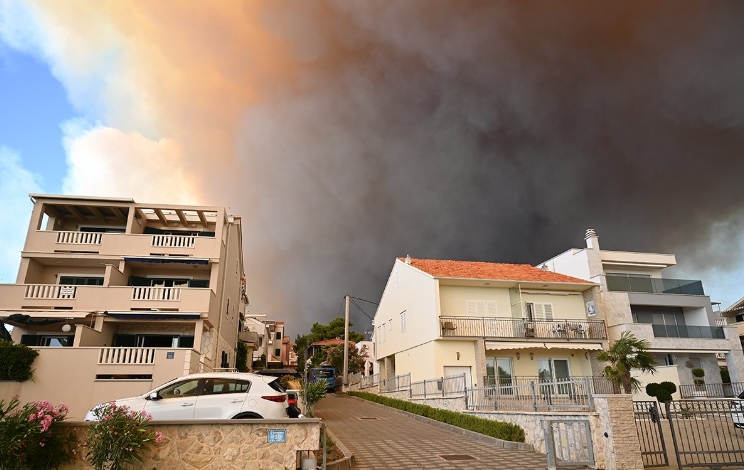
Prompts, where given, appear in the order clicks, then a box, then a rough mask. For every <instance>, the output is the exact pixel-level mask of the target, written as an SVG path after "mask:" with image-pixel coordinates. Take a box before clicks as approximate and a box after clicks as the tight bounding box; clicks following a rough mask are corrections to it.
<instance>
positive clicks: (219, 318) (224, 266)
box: [212, 220, 230, 369]
mask: <svg viewBox="0 0 744 470" xmlns="http://www.w3.org/2000/svg"><path fill="white" fill-rule="evenodd" d="M226 225H227V234H226V236H225V238H226V239H227V240H226V242H225V259H224V260H222V262H221V263H220V264H222V293H221V294H220V311H219V312H218V314H217V338H215V341H214V343H215V350H214V358H215V361H217V353H218V352H219V351H220V339H221V338H222V336H221V335H220V333H221V331H222V307H224V306H225V286H226V285H227V260H228V259H229V258H230V222H229V220H228V222H227V224H226ZM228 313H229V312H228ZM219 360H220V361H222V355H221V354H220V359H219ZM220 367H222V363H221V362H220ZM212 368H213V369H214V367H212Z"/></svg>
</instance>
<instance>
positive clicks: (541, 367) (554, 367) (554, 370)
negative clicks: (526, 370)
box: [537, 358, 571, 395]
mask: <svg viewBox="0 0 744 470" xmlns="http://www.w3.org/2000/svg"><path fill="white" fill-rule="evenodd" d="M537 376H538V377H539V379H540V382H565V381H568V380H569V379H570V378H571V371H570V369H569V367H568V359H555V358H538V359H537ZM568 388H569V387H568V385H566V386H562V385H558V386H557V388H556V387H551V390H550V392H551V393H558V394H560V395H563V394H568V392H569V390H568Z"/></svg>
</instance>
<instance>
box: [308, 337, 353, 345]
mask: <svg viewBox="0 0 744 470" xmlns="http://www.w3.org/2000/svg"><path fill="white" fill-rule="evenodd" d="M336 344H344V340H343V339H341V338H333V339H324V340H322V341H316V342H314V343H313V344H311V345H310V346H333V345H336ZM349 344H350V345H351V346H355V345H356V343H355V342H354V341H351V340H349Z"/></svg>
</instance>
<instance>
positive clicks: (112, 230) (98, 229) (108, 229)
mask: <svg viewBox="0 0 744 470" xmlns="http://www.w3.org/2000/svg"><path fill="white" fill-rule="evenodd" d="M80 231H81V232H90V233H124V231H125V227H80Z"/></svg>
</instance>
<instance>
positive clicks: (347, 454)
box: [326, 426, 354, 470]
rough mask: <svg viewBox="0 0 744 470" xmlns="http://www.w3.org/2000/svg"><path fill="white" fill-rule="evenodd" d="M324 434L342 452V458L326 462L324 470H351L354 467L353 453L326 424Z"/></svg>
mask: <svg viewBox="0 0 744 470" xmlns="http://www.w3.org/2000/svg"><path fill="white" fill-rule="evenodd" d="M326 436H327V437H330V438H331V440H332V441H333V443H334V444H336V447H338V448H339V450H340V451H341V452H343V454H344V457H343V458H342V459H339V460H334V461H333V462H326V470H351V469H352V468H354V454H352V453H351V451H350V450H349V449H347V448H346V446H345V445H344V444H343V443H342V442H341V441H340V440H339V439H338V438H337V437H336V435H335V434H333V433H332V432H331V430H330V429H328V426H326Z"/></svg>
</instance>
